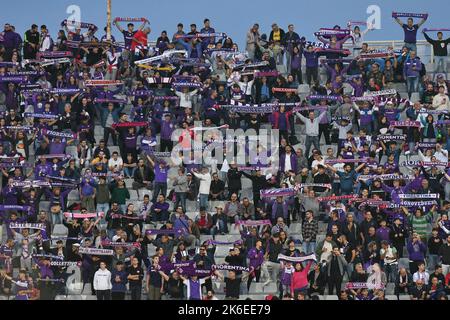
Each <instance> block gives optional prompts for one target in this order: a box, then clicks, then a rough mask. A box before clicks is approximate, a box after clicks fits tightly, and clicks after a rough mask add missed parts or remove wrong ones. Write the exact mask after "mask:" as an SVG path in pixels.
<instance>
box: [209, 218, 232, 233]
mask: <svg viewBox="0 0 450 320" xmlns="http://www.w3.org/2000/svg"><path fill="white" fill-rule="evenodd" d="M218 224H219V227H217V226H214V227H213V228H212V230H211V235H212V236H213V237H215V236H216V235H217V234H220V233H228V224H227V223H226V222H225V221H223V220H219V221H218Z"/></svg>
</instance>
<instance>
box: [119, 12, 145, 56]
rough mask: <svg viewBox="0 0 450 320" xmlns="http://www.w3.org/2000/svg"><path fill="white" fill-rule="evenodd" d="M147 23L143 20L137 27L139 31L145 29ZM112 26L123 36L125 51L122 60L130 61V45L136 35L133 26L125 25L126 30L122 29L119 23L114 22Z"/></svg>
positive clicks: (130, 24)
mask: <svg viewBox="0 0 450 320" xmlns="http://www.w3.org/2000/svg"><path fill="white" fill-rule="evenodd" d="M147 23H148V20H145V21H144V22H143V23H142V25H141V26H140V27H139V31H140V30H143V29H144V28H145V25H146V24H147ZM114 25H115V26H116V28H117V29H118V30H119V31H120V32H121V33H122V34H123V38H124V41H125V51H124V52H123V56H122V57H123V59H124V60H130V49H131V44H132V42H133V38H134V36H135V35H136V33H137V31H135V30H134V24H132V23H129V24H128V25H127V30H124V29H122V27H121V26H120V25H119V21H114Z"/></svg>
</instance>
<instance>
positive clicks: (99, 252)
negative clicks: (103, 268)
mask: <svg viewBox="0 0 450 320" xmlns="http://www.w3.org/2000/svg"><path fill="white" fill-rule="evenodd" d="M78 252H79V253H81V254H86V255H93V256H112V255H114V250H111V249H97V248H87V247H80V249H79V251H78Z"/></svg>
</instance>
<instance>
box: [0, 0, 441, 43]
mask: <svg viewBox="0 0 450 320" xmlns="http://www.w3.org/2000/svg"><path fill="white" fill-rule="evenodd" d="M219 3H220V5H219ZM72 4H75V5H78V6H80V8H81V19H82V21H83V22H92V23H95V24H97V25H98V26H99V28H101V29H103V27H104V26H105V23H106V0H57V1H55V0H39V1H28V0H14V1H8V4H7V5H3V6H2V10H1V11H0V23H3V24H4V23H6V22H9V23H11V24H13V25H15V26H16V29H17V30H18V31H19V32H20V33H24V32H25V31H26V30H27V29H28V28H29V26H30V25H31V24H32V23H36V24H39V25H40V24H44V23H45V24H47V25H48V27H49V28H50V30H51V34H52V35H56V32H57V30H58V29H59V24H60V22H61V21H62V20H64V19H66V18H67V17H68V16H69V15H68V14H67V13H66V9H67V7H68V6H69V5H72ZM369 5H378V6H379V7H380V8H381V23H382V26H381V27H382V29H381V30H377V31H374V32H372V33H371V34H370V35H369V36H368V37H367V40H386V39H399V40H400V39H402V36H403V35H402V31H401V29H400V27H399V26H398V25H397V24H396V23H395V22H394V21H393V19H392V18H391V13H392V11H393V10H394V11H403V12H405V11H408V12H417V13H418V12H421V13H422V12H428V13H429V14H430V18H429V21H428V22H427V24H426V25H425V26H426V27H437V28H444V27H446V28H450V21H449V20H448V18H446V16H447V17H448V13H449V12H450V2H449V1H442V0H427V1H417V0H409V1H393V0H372V1H367V0H359V1H355V0H352V1H350V0H341V1H336V0H318V1H313V0H308V1H305V0H278V1H274V0H258V1H246V0H218V1H211V0H192V1H186V0H166V1H154V0H150V1H149V0H127V1H125V0H113V17H116V16H121V17H124V16H125V17H141V16H145V17H147V18H148V19H149V20H150V22H151V27H152V34H151V39H152V40H156V38H157V37H158V36H159V34H160V32H161V31H162V30H167V31H168V33H169V35H170V36H171V35H172V34H173V33H174V32H175V31H176V25H177V23H178V22H182V23H184V25H185V26H188V25H189V24H190V23H193V22H195V23H197V25H198V26H201V25H202V22H203V19H204V18H205V17H208V18H210V19H211V22H212V26H213V27H214V28H215V29H216V31H218V32H227V33H228V34H229V35H230V36H231V37H232V38H233V40H234V41H235V42H237V43H238V44H239V45H240V46H242V45H243V44H244V41H245V33H246V32H247V31H248V29H249V28H250V26H251V25H252V24H253V23H255V22H258V23H259V24H260V25H261V30H262V31H263V32H270V26H271V24H272V23H273V22H277V23H278V24H279V25H280V26H282V27H283V28H284V29H287V25H288V24H289V23H294V24H295V26H296V31H297V32H298V33H299V34H301V35H304V36H306V38H307V39H312V38H313V33H314V32H315V31H317V30H318V29H319V28H320V27H332V26H334V25H335V24H340V25H341V26H344V25H345V24H346V22H347V21H348V20H349V19H351V20H363V21H365V20H366V19H367V17H368V14H367V13H366V10H367V7H368V6H369ZM25 8H26V10H25ZM99 33H103V32H99ZM115 36H118V38H119V39H120V40H122V37H121V36H120V35H117V31H116V30H115ZM420 38H423V37H422V35H420Z"/></svg>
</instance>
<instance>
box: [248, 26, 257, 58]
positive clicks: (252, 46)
mask: <svg viewBox="0 0 450 320" xmlns="http://www.w3.org/2000/svg"><path fill="white" fill-rule="evenodd" d="M259 38H260V34H259V24H257V23H255V24H254V25H253V27H252V28H251V29H250V30H249V32H247V41H246V50H247V53H248V58H249V59H250V60H252V61H253V60H255V55H256V49H257V48H258V45H259Z"/></svg>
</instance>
